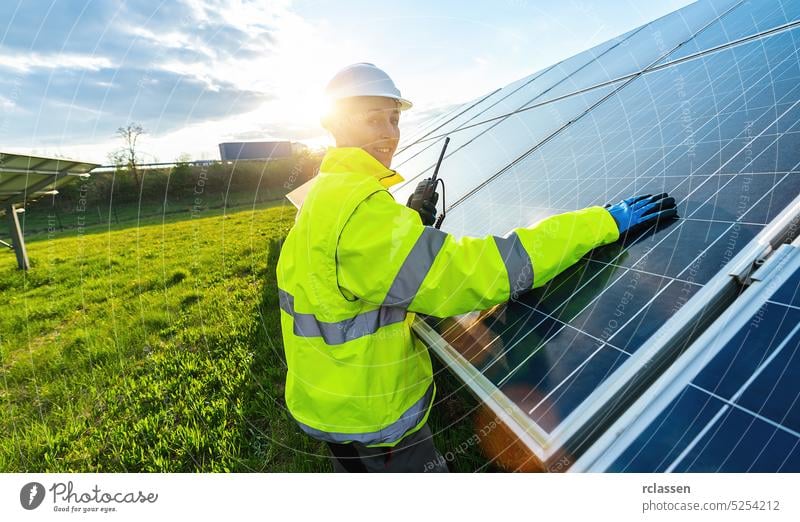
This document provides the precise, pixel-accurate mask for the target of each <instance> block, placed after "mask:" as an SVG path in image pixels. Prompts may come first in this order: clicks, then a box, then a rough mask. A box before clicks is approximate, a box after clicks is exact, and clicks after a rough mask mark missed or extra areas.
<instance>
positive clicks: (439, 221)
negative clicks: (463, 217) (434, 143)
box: [428, 136, 450, 228]
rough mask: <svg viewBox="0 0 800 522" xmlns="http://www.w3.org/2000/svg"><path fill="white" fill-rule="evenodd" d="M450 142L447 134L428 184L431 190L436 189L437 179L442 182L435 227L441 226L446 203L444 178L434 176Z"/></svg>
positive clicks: (436, 174) (437, 172) (437, 173)
mask: <svg viewBox="0 0 800 522" xmlns="http://www.w3.org/2000/svg"><path fill="white" fill-rule="evenodd" d="M448 143H450V136H447V137H446V138H445V139H444V146H442V152H441V153H439V161H437V162H436V168H434V169H433V176H432V177H431V182H430V184H429V185H428V186H429V187H430V190H431V192H433V191H435V190H436V185H437V183H438V182H439V181H441V182H442V213H441V214H439V217H438V218H437V219H436V222H435V224H434V225H433V226H434V227H435V228H441V227H442V221H444V216H445V212H446V208H445V206H446V203H445V201H444V180H443V179H440V180H437V179H436V176H438V175H439V167H441V165H442V160H443V159H444V152H445V151H446V150H447V144H448Z"/></svg>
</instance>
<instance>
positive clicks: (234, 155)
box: [219, 141, 307, 161]
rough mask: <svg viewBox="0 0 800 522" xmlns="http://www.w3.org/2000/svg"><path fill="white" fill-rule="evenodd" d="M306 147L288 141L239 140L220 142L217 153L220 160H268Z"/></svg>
mask: <svg viewBox="0 0 800 522" xmlns="http://www.w3.org/2000/svg"><path fill="white" fill-rule="evenodd" d="M306 148H307V147H306V146H305V145H304V144H302V143H292V142H290V141H240V142H230V143H220V144H219V155H220V158H221V159H222V161H237V160H270V159H277V158H286V157H289V156H291V155H292V153H294V152H298V151H300V150H303V149H306Z"/></svg>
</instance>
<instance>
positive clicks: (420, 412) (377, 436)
mask: <svg viewBox="0 0 800 522" xmlns="http://www.w3.org/2000/svg"><path fill="white" fill-rule="evenodd" d="M432 397H433V383H431V385H430V386H428V389H427V390H426V391H425V394H424V395H423V396H422V397H421V398H420V399H419V400H418V401H417V402H415V403H414V404H412V405H411V407H410V408H408V409H407V410H406V411H405V412H403V414H402V415H400V418H399V419H397V420H396V421H394V422H393V423H392V424H390V425H388V426H386V427H385V428H383V429H380V430H377V431H370V432H365V433H336V432H332V431H322V430H318V429H316V428H312V427H311V426H308V425H306V424H303V423H302V422H300V421H298V420H297V419H295V421H296V422H297V424H298V425H300V429H302V430H303V431H304V432H306V433H307V434H309V435H311V436H312V437H314V438H315V439H319V440H324V441H325V442H335V443H344V442H360V443H361V444H365V445H368V444H389V443H392V442H397V441H399V440H400V439H402V438H403V435H405V434H406V432H407V431H408V430H410V429H412V428H414V427H415V426H416V425H417V424H419V423H420V422H421V421H422V418H423V417H424V416H425V413H426V412H427V411H428V406H429V404H430V401H431V398H432Z"/></svg>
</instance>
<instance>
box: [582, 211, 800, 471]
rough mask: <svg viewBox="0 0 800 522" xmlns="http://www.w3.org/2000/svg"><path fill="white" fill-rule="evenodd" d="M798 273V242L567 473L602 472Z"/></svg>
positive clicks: (774, 258)
mask: <svg viewBox="0 0 800 522" xmlns="http://www.w3.org/2000/svg"><path fill="white" fill-rule="evenodd" d="M799 199H800V198H799ZM798 270H800V237H797V238H796V239H795V240H794V241H793V242H792V244H782V245H781V246H780V247H779V248H778V249H777V250H776V251H775V252H774V253H773V254H772V255H771V256H770V257H769V258H768V260H767V261H766V262H764V263H763V265H761V266H760V268H759V269H758V270H756V271H755V272H754V274H753V276H752V281H753V284H751V285H750V286H749V287H748V288H747V289H746V290H745V291H744V292H742V294H741V295H740V296H739V297H738V298H737V299H736V301H735V302H734V303H733V304H732V305H731V306H730V307H729V308H727V309H726V310H725V312H724V313H723V314H721V315H720V316H719V317H718V318H717V319H716V320H715V321H714V322H713V323H712V324H711V326H709V327H708V328H707V329H706V330H705V331H704V332H703V334H702V335H701V336H700V337H698V338H697V340H696V341H695V342H694V343H692V345H691V346H690V347H689V348H688V349H687V350H686V352H685V353H683V354H682V355H681V357H680V358H679V359H678V360H677V361H675V363H673V364H672V366H670V367H669V369H667V370H666V371H665V372H664V373H663V374H662V375H661V376H660V377H659V378H658V379H657V380H656V381H655V382H654V383H653V385H652V386H650V387H649V388H648V389H647V390H646V391H645V392H644V393H643V394H642V395H641V396H640V397H639V398H638V399H637V400H636V402H635V403H634V404H633V405H632V406H631V407H630V408H629V409H628V410H627V411H626V412H625V413H624V414H623V415H621V416H620V417H619V418H618V419H617V420H616V421H615V422H614V423H613V424H612V425H611V426H610V427H609V429H608V430H607V431H606V432H605V433H604V434H603V435H602V436H601V437H599V438H598V439H597V441H596V442H595V443H594V444H593V445H592V446H591V447H589V448H588V449H587V450H586V451H585V452H584V453H583V455H581V457H580V458H578V460H576V461H575V463H574V464H573V465H572V466H571V467H570V468H569V471H570V472H586V471H590V472H591V471H595V472H597V471H605V470H607V469H608V468H609V467H610V466H611V465H612V464H613V463H614V462H615V461H616V459H617V458H619V456H620V455H621V454H622V453H623V452H624V451H625V449H626V448H628V446H629V445H630V444H631V443H632V442H633V441H635V440H636V438H637V437H638V436H639V435H640V434H641V433H642V432H643V431H644V430H645V429H647V427H648V426H650V425H651V423H652V422H653V421H654V420H655V419H656V418H657V417H658V416H659V415H660V414H661V413H662V412H663V411H664V409H665V408H667V407H668V406H669V404H670V403H671V402H672V401H673V400H674V399H675V398H676V397H677V396H678V394H680V393H681V391H682V390H684V389H685V388H686V386H687V385H688V384H689V383H690V382H691V381H692V380H693V379H694V378H695V377H696V376H697V375H698V374H699V373H700V372H701V371H702V370H703V368H704V367H705V366H706V365H707V364H708V363H709V362H710V361H711V360H713V358H714V357H715V356H716V355H717V353H719V352H720V351H721V350H722V349H723V348H725V346H726V345H727V343H728V342H730V340H731V339H732V338H733V337H734V336H736V335H737V333H739V331H740V330H741V328H743V327H745V326H746V325H747V323H748V322H750V321H751V320H752V318H753V316H754V315H755V314H756V313H757V312H758V310H759V309H760V308H761V307H762V306H763V305H764V303H766V301H767V299H769V298H770V297H771V296H772V294H773V293H774V292H775V290H776V289H777V288H779V287H780V286H781V285H782V284H783V283H784V282H785V281H786V280H787V279H788V278H789V277H790V276H791V275H792V274H794V273H795V272H796V271H798Z"/></svg>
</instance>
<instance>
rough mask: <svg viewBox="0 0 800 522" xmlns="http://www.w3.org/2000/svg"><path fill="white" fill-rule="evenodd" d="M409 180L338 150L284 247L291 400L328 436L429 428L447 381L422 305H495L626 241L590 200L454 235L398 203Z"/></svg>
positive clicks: (381, 441) (396, 435)
mask: <svg viewBox="0 0 800 522" xmlns="http://www.w3.org/2000/svg"><path fill="white" fill-rule="evenodd" d="M402 180H403V178H402V177H401V176H400V175H399V174H397V173H396V172H395V171H393V170H391V169H387V168H386V167H385V166H383V164H381V163H380V162H379V161H378V160H377V159H375V158H374V157H372V156H371V155H370V154H369V153H367V152H366V151H364V150H363V149H360V148H356V147H340V148H331V149H329V150H328V152H327V153H326V155H325V157H324V158H323V161H322V164H321V165H320V169H319V174H318V175H317V179H316V181H315V182H314V184H313V186H312V187H311V189H310V190H309V192H308V195H307V196H306V199H305V201H304V203H303V205H302V207H301V209H300V211H299V214H298V216H297V219H296V221H295V225H294V227H292V229H291V230H290V232H289V234H288V236H287V237H286V241H285V242H284V244H283V248H282V250H281V254H280V258H279V260H278V266H277V278H278V287H279V289H278V293H279V304H280V308H281V328H282V331H283V342H284V350H285V352H286V362H287V366H288V373H287V377H286V404H287V406H288V408H289V411H290V413H291V415H292V416H293V417H294V419H295V420H296V421H297V422H298V424H299V425H300V427H301V428H302V429H303V430H304V431H305V432H306V433H308V434H309V435H311V436H313V437H315V438H318V439H322V440H325V441H330V442H339V443H342V442H352V441H358V442H361V443H363V444H365V445H368V446H394V445H395V444H397V442H399V441H400V440H401V439H402V438H403V437H404V436H406V435H408V434H410V433H413V432H414V431H416V430H418V429H420V428H421V427H422V426H423V425H424V423H425V421H426V420H427V417H428V413H429V411H430V407H431V404H432V403H433V397H434V394H435V386H434V384H433V373H432V371H431V361H430V356H429V354H428V350H427V347H426V346H425V345H424V344H423V343H422V342H421V341H420V340H419V339H417V338H416V336H415V335H414V334H413V332H412V331H411V323H412V321H413V318H414V313H415V312H418V313H424V314H428V315H432V316H436V317H447V316H452V315H458V314H461V313H465V312H469V311H473V310H482V309H486V308H489V307H491V306H494V305H496V304H498V303H502V302H504V301H506V300H508V299H509V298H510V297H512V296H515V295H516V294H517V293H520V292H524V291H526V290H529V289H531V288H535V287H538V286H541V285H543V284H544V283H546V282H547V281H549V280H550V279H552V278H553V277H554V276H555V275H557V274H558V273H559V272H561V271H562V270H564V269H565V268H567V267H569V266H570V265H572V264H573V263H575V262H576V261H577V260H578V259H580V258H581V257H582V256H583V255H584V254H586V253H587V252H588V251H589V250H591V249H592V248H594V247H596V246H599V245H604V244H607V243H611V242H614V241H616V240H617V239H618V238H619V232H618V229H617V225H616V223H615V221H614V219H613V218H612V217H611V215H610V214H609V213H608V211H607V210H605V209H604V208H602V207H589V208H586V209H583V210H578V211H575V212H567V213H564V214H559V215H556V216H552V217H549V218H546V219H544V220H542V221H540V222H538V223H537V224H535V225H533V226H532V227H530V228H518V229H516V230H514V232H513V233H511V234H510V235H509V237H506V238H502V237H497V236H487V237H485V238H471V237H464V238H461V239H456V238H454V237H453V236H451V235H450V234H447V233H445V232H442V231H440V230H437V229H435V228H433V227H426V226H423V225H422V221H421V219H420V216H419V214H418V213H417V212H416V211H414V210H412V209H410V208H408V207H406V206H405V205H403V204H400V203H398V202H396V201H395V200H394V198H393V197H392V195H391V194H390V193H389V192H388V191H387V190H386V189H387V188H388V187H390V186H392V185H393V184H395V183H398V182H400V181H402Z"/></svg>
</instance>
